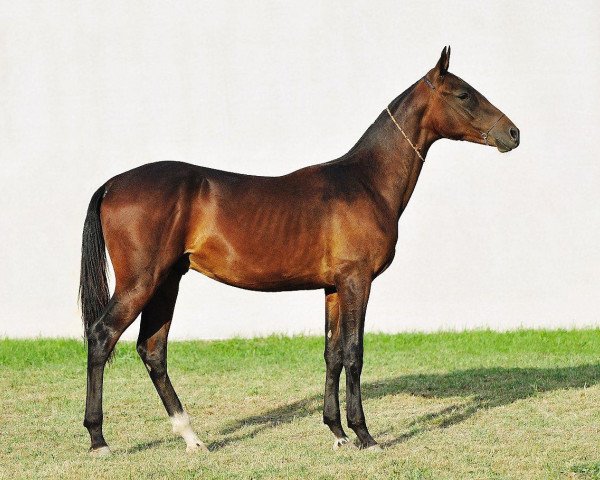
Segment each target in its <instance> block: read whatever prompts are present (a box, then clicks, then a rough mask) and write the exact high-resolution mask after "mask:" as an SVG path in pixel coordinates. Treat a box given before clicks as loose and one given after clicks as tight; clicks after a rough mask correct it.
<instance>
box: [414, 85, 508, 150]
mask: <svg viewBox="0 0 600 480" xmlns="http://www.w3.org/2000/svg"><path fill="white" fill-rule="evenodd" d="M423 80H425V83H426V84H427V86H428V87H429V88H430V89H431V90H433V91H434V92H435V93H437V94H438V95H439V97H440V98H441V99H442V100H443V101H444V102H446V105H448V106H449V107H450V108H451V109H452V110H454V112H455V113H457V114H459V115H460V116H461V117H463V118H464V119H465V120H467V121H470V120H472V119H473V118H474V117H473V116H472V115H469V116H470V117H471V118H468V117H467V112H464V111H461V110H459V109H457V108H456V107H455V106H454V105H452V104H451V103H450V102H449V101H448V100H446V99H445V98H444V96H443V95H442V94H441V93H440V92H439V91H438V90H437V88H435V86H434V85H433V83H431V80H429V78H427V75H425V76H424V77H423ZM502 117H504V114H502V115H500V116H499V117H498V118H497V119H496V121H495V122H494V123H493V124H492V126H491V127H490V128H489V129H488V130H487V132H482V131H480V130H478V129H477V128H475V127H473V128H474V129H475V131H476V132H477V133H479V135H480V136H481V138H483V141H484V142H485V144H486V145H489V144H488V135H489V133H490V132H491V131H492V129H493V128H494V127H495V126H496V125H497V124H498V122H499V121H500V120H502Z"/></svg>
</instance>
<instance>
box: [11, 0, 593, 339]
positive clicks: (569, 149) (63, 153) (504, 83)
mask: <svg viewBox="0 0 600 480" xmlns="http://www.w3.org/2000/svg"><path fill="white" fill-rule="evenodd" d="M599 12H600V9H599V7H598V3H597V2H593V1H588V2H542V1H536V2H517V1H502V2H442V1H433V0H432V1H428V2H412V3H408V2H391V1H386V2H370V1H362V2H341V1H340V2H316V1H303V2H275V1H273V2H196V1H188V2H133V1H130V2H123V1H108V2H79V1H77V2H75V1H73V2H64V1H63V2H7V1H5V2H2V3H1V4H0V157H1V164H2V167H1V168H2V170H1V171H2V175H1V196H0V246H1V248H0V261H1V270H0V271H1V273H0V275H1V279H0V300H1V302H2V307H3V308H2V312H1V314H0V335H8V336H32V335H46V336H50V335H52V336H55V335H59V336H80V334H81V333H80V332H81V329H80V324H79V318H78V310H77V306H76V290H77V281H78V270H79V249H80V235H81V227H82V223H83V218H84V215H85V210H86V207H87V203H88V201H89V197H90V196H91V194H92V193H93V191H94V190H95V189H96V188H97V187H98V186H99V185H101V184H102V183H103V182H104V181H105V180H106V179H107V178H109V177H111V176H112V175H115V174H117V173H119V172H121V171H123V170H126V169H129V168H131V167H134V166H137V165H139V164H142V163H146V162H151V161H156V160H163V159H177V160H183V161H189V162H192V163H198V164H202V165H206V166H211V167H215V168H221V169H226V170H235V171H239V172H245V173H252V174H265V175H277V174H283V173H286V172H289V171H291V170H294V169H296V168H299V167H302V166H305V165H308V164H311V163H318V162H323V161H327V160H330V159H333V158H335V157H337V156H339V155H341V154H343V153H344V152H345V151H346V150H347V149H349V148H350V147H351V146H352V145H353V144H354V142H355V141H356V140H357V139H358V137H359V136H360V135H361V134H362V133H363V131H364V130H365V129H366V128H367V127H368V126H369V124H370V123H371V122H372V121H373V120H374V119H375V117H376V116H377V115H378V114H379V112H381V110H383V109H384V108H385V106H386V105H387V104H388V102H389V101H390V100H391V99H392V98H394V97H395V96H396V95H398V94H399V93H400V92H402V91H403V90H404V89H405V88H407V87H408V86H409V85H411V84H412V83H413V82H414V81H415V80H417V79H418V78H419V77H420V76H421V75H423V74H424V73H425V72H426V71H427V70H428V69H429V68H431V67H432V66H433V65H434V64H435V62H436V61H437V59H438V57H439V53H440V50H441V48H442V47H443V46H444V45H446V44H451V45H452V58H451V65H450V69H451V71H453V72H454V73H456V74H458V75H459V76H461V77H462V78H464V79H465V80H467V81H469V82H470V83H471V84H472V85H474V86H475V87H476V88H478V89H479V90H480V91H481V92H482V93H484V94H485V95H486V96H487V97H488V98H489V99H490V100H491V101H492V102H493V103H494V104H496V105H497V106H498V107H499V108H500V109H501V110H503V111H504V112H506V113H507V114H508V115H509V116H510V117H511V119H512V120H513V121H514V122H515V123H516V124H517V125H518V126H519V127H520V128H521V132H522V145H521V147H520V148H519V149H518V150H516V151H514V152H511V153H509V154H506V155H501V154H499V153H498V152H497V151H496V150H494V149H491V148H484V147H482V146H479V145H473V144H466V143H462V142H451V141H447V140H444V141H440V142H438V143H437V144H435V145H434V147H433V148H432V149H431V151H430V153H429V157H428V161H427V164H426V165H425V168H424V170H423V172H422V175H421V178H420V180H419V184H418V186H417V189H416V192H415V194H414V196H413V198H412V200H411V203H410V205H409V207H408V209H407V211H406V212H405V214H404V216H403V217H402V219H401V221H400V224H401V225H400V232H401V233H400V238H399V241H398V250H397V256H396V260H395V262H394V264H393V265H392V267H391V268H390V269H389V270H388V271H387V272H386V273H385V274H384V275H383V276H382V277H381V278H380V279H378V280H377V281H376V283H375V285H374V288H373V293H372V297H371V302H370V306H369V312H368V318H367V325H368V329H369V330H385V331H394V332H395V331H402V330H434V329H462V328H472V327H483V326H485V327H490V328H494V329H507V328H516V327H520V326H526V327H559V326H563V327H569V326H585V325H598V320H599V311H600V309H599V307H600V300H599V296H598V286H599V284H600V269H599V267H600V249H599V245H600V208H599V205H600V188H599V180H600V166H599V161H598V154H597V149H598V135H599V134H598V128H599V125H600V108H599V107H600V105H599V97H598V92H599V87H598V85H599V84H600V63H599V62H598V59H599V58H600V35H598V25H599V24H600V23H599V20H600V15H599ZM322 304H323V295H322V293H321V292H298V293H282V294H264V293H262V294H261V293H252V292H245V291H242V290H237V289H234V288H231V287H226V286H223V285H220V284H217V283H216V282H213V281H211V280H208V279H207V278H204V277H202V276H201V275H199V274H197V273H195V272H191V273H190V274H188V275H187V276H186V277H185V278H184V281H183V284H182V291H181V294H180V300H179V303H178V306H177V310H176V320H175V322H174V326H173V330H172V332H173V336H175V337H179V338H183V337H200V338H215V337H226V336H231V335H234V334H241V335H253V334H266V333H270V332H275V331H277V332H286V333H293V332H319V333H320V332H321V330H322V325H323V319H322V317H323V305H322ZM134 330H136V329H135V328H132V329H130V330H129V331H128V332H127V336H128V338H132V337H134V336H135V331H134Z"/></svg>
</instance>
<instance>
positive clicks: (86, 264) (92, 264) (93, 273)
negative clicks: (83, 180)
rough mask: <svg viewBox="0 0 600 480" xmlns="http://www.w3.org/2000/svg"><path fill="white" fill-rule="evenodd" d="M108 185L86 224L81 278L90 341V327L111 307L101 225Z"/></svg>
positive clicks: (91, 207) (94, 199)
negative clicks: (103, 202)
mask: <svg viewBox="0 0 600 480" xmlns="http://www.w3.org/2000/svg"><path fill="white" fill-rule="evenodd" d="M104 191H105V188H104V185H103V186H102V187H100V188H99V189H98V190H96V193H94V195H92V199H91V200H90V205H89V207H88V210H87V216H86V217H85V223H84V224H83V240H82V243H81V274H80V277H79V301H80V304H81V318H82V319H83V335H84V338H85V339H86V340H87V338H88V332H89V329H90V327H91V326H92V325H93V324H94V322H95V321H96V320H98V318H100V315H102V313H103V312H104V309H105V308H106V306H107V305H108V300H109V295H110V294H109V289H108V270H107V264H106V250H105V248H104V236H103V235H102V224H101V223H100V204H101V203H102V198H103V197H104Z"/></svg>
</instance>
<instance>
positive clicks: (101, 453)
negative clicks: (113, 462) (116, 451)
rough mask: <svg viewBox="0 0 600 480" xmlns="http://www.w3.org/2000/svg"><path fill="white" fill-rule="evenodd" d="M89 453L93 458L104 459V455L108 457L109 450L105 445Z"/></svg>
mask: <svg viewBox="0 0 600 480" xmlns="http://www.w3.org/2000/svg"><path fill="white" fill-rule="evenodd" d="M90 453H91V454H92V455H93V456H95V457H105V456H106V455H110V448H108V447H107V446H106V445H105V446H104V447H100V448H94V449H93V450H90Z"/></svg>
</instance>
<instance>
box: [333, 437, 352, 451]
mask: <svg viewBox="0 0 600 480" xmlns="http://www.w3.org/2000/svg"><path fill="white" fill-rule="evenodd" d="M344 445H349V446H351V443H350V439H349V438H348V437H340V438H336V439H335V440H334V441H333V449H334V450H337V449H338V448H341V447H343V446H344Z"/></svg>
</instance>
